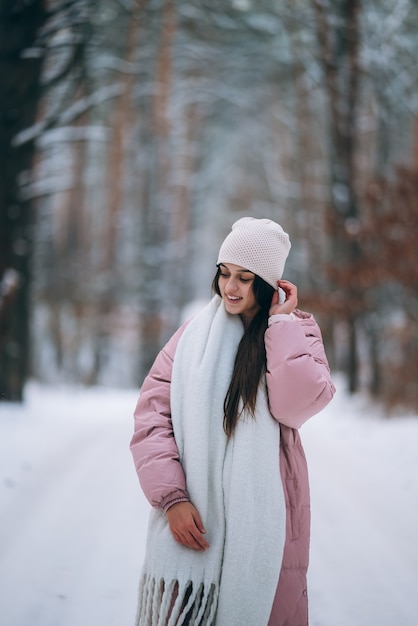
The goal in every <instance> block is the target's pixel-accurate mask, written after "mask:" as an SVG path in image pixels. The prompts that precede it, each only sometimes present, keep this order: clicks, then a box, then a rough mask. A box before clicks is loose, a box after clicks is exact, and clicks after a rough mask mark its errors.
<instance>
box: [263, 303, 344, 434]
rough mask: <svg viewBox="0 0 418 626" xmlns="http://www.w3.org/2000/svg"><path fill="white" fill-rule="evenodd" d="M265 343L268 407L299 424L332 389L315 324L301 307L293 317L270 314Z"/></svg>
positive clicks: (320, 406)
mask: <svg viewBox="0 0 418 626" xmlns="http://www.w3.org/2000/svg"><path fill="white" fill-rule="evenodd" d="M265 345H266V354H267V373H266V381H267V391H268V398H269V405H270V411H271V413H272V415H273V416H274V417H275V418H276V419H277V420H278V421H279V422H280V423H282V424H285V425H286V426H289V427H290V428H300V427H301V426H302V424H304V422H306V421H307V420H308V419H309V418H310V417H312V416H313V415H315V414H316V413H318V412H319V411H321V410H322V409H323V408H324V407H325V406H326V405H327V404H328V403H329V402H330V400H331V399H332V397H333V395H334V393H335V387H334V385H333V383H332V380H331V375H330V370H329V366H328V361H327V357H326V355H325V350H324V345H323V342H322V335H321V331H320V329H319V326H318V324H317V323H316V321H315V319H314V317H313V316H312V315H311V314H308V313H304V312H302V311H295V312H294V318H293V319H292V318H291V317H290V316H288V318H287V319H286V320H285V319H284V318H283V316H273V317H272V318H270V325H269V327H268V329H267V330H266V333H265Z"/></svg>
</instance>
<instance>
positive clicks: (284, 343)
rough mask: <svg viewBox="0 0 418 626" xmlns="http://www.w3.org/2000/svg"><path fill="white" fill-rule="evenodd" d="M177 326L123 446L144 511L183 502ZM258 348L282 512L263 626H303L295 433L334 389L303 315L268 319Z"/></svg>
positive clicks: (303, 559)
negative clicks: (174, 413) (174, 377)
mask: <svg viewBox="0 0 418 626" xmlns="http://www.w3.org/2000/svg"><path fill="white" fill-rule="evenodd" d="M292 318H293V319H292ZM184 328H185V325H183V326H182V327H180V328H179V330H178V331H177V332H176V333H175V334H174V335H173V337H172V338H171V339H170V341H169V342H168V343H167V344H166V346H165V347H164V348H163V350H162V351H161V352H160V353H159V355H158V356H157V358H156V360H155V362H154V365H153V366H152V368H151V370H150V372H149V374H148V376H147V377H146V379H145V381H144V384H143V386H142V389H141V394H140V397H139V400H138V403H137V407H136V410H135V432H134V435H133V437H132V441H131V451H132V454H133V458H134V462H135V467H136V470H137V473H138V476H139V480H140V483H141V486H142V489H143V491H144V494H145V496H146V497H147V499H148V500H149V502H150V503H151V505H152V506H154V507H160V508H162V509H164V510H167V509H168V508H169V507H170V506H171V505H172V504H174V503H176V502H180V501H187V500H188V494H187V487H186V477H185V475H184V472H183V469H182V466H181V464H180V461H179V454H178V450H177V446H176V442H175V439H174V436H173V429H172V425H171V414H170V381H171V371H172V364H173V359H174V356H175V352H176V347H177V344H178V341H179V339H180V336H181V334H182V332H183V330H184ZM265 345H266V353H267V373H266V380H267V389H268V397H269V405H270V411H271V413H272V415H273V417H274V418H275V419H276V420H278V422H279V423H280V427H281V444H280V445H281V453H280V471H281V477H282V482H283V488H284V493H285V500H286V508H287V522H286V542H285V548H284V554H283V560H282V567H281V573H280V578H279V581H278V585H277V590H276V596H275V600H274V603H273V607H272V612H271V616H270V620H269V624H268V626H307V624H308V598H307V588H306V587H307V584H306V574H307V568H308V560H309V536H310V502H309V482H308V472H307V465H306V460H305V455H304V451H303V448H302V444H301V440H300V437H299V433H298V430H297V429H298V428H300V426H302V424H303V423H304V422H305V421H306V420H307V419H309V418H310V417H312V416H313V415H315V414H316V413H318V412H319V411H320V410H321V409H323V408H324V407H325V406H326V405H327V404H328V402H329V401H330V400H331V398H332V396H333V394H334V391H335V389H334V386H333V384H332V381H331V377H330V371H329V367H328V362H327V358H326V355H325V351H324V346H323V343H322V337H321V332H320V329H319V327H318V325H317V323H316V322H315V320H314V318H313V316H312V315H311V314H309V313H304V312H302V311H299V310H297V311H295V312H294V313H293V315H292V317H291V316H284V315H276V316H273V317H271V318H270V320H269V327H268V329H267V330H266V333H265ZM257 626H258V625H257Z"/></svg>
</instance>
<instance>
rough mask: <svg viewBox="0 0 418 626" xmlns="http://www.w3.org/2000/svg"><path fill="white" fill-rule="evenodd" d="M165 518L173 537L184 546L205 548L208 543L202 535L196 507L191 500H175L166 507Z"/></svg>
mask: <svg viewBox="0 0 418 626" xmlns="http://www.w3.org/2000/svg"><path fill="white" fill-rule="evenodd" d="M166 515H167V520H168V525H169V527H170V530H171V532H172V534H173V537H174V539H175V540H176V541H177V542H178V543H181V544H182V545H183V546H186V548H192V549H193V550H199V551H203V550H207V549H208V548H209V544H208V542H207V541H206V539H205V538H204V537H203V535H204V533H206V530H205V527H204V526H203V524H202V520H201V519H200V515H199V513H198V511H197V509H196V508H195V507H194V506H193V504H192V503H191V502H177V503H176V504H173V505H172V506H170V508H169V509H168V511H167V513H166Z"/></svg>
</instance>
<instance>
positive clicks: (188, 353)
mask: <svg viewBox="0 0 418 626" xmlns="http://www.w3.org/2000/svg"><path fill="white" fill-rule="evenodd" d="M289 249H290V241H289V237H288V235H287V234H286V233H285V232H284V231H283V229H282V228H281V226H279V225H278V224H276V223H275V222H273V221H271V220H269V219H254V218H250V217H246V218H243V219H240V220H238V221H237V222H236V223H235V224H234V225H233V227H232V231H231V233H230V234H229V235H228V236H227V238H226V239H225V241H224V242H223V244H222V246H221V248H220V251H219V256H218V261H217V272H216V276H215V278H214V281H213V288H214V291H215V293H216V295H215V296H214V298H213V299H212V300H211V302H210V303H209V304H208V305H207V306H206V307H205V308H204V309H203V310H202V311H201V312H200V313H199V314H198V315H197V316H196V317H194V318H193V319H192V320H191V321H190V322H189V323H186V324H184V325H183V326H182V327H180V328H179V330H178V331H177V332H176V333H175V334H174V336H173V337H172V338H171V340H170V341H169V342H168V343H167V345H166V346H165V347H164V348H163V350H162V351H161V352H160V353H159V355H158V356H157V358H156V360H155V362H154V365H153V366H152V368H151V371H150V372H149V374H148V376H147V377H146V379H145V381H144V384H143V386H142V390H141V394H140V397H139V400H138V404H137V407H136V410H135V432H134V435H133V438H132V441H131V450H132V454H133V457H134V462H135V466H136V470H137V472H138V476H139V480H140V483H141V486H142V489H143V491H144V493H145V495H146V497H147V498H148V500H149V502H150V503H151V505H152V506H153V510H152V511H151V517H150V521H149V529H148V537H147V551H146V557H145V563H144V566H143V573H142V578H141V583H140V592H139V605H138V615H137V622H136V623H137V625H139V626H157V624H158V625H160V624H161V625H163V626H166V625H168V626H172V625H173V626H174V625H176V626H177V625H180V624H189V625H193V626H210V625H215V624H216V626H235V625H236V626H306V625H307V624H308V599H307V589H306V572H307V567H308V552H309V526H310V509H309V485H308V474H307V467H306V461H305V456H304V452H303V448H302V444H301V441H300V437H299V433H298V429H299V428H300V426H302V424H303V423H304V422H305V421H306V420H307V419H309V418H310V417H312V416H313V415H314V414H315V413H318V411H320V410H321V409H322V408H323V407H324V406H325V405H326V404H328V402H329V401H330V400H331V398H332V396H333V393H334V386H333V384H332V382H331V378H330V372H329V367H328V363H327V359H326V356H325V352H324V347H323V343H322V338H321V333H320V330H319V328H318V326H317V324H316V322H315V320H314V318H313V317H312V315H310V314H308V313H303V312H302V311H299V310H298V309H297V308H296V307H297V288H296V286H295V285H293V284H292V283H290V282H289V281H286V280H282V278H281V277H282V273H283V268H284V264H285V261H286V258H287V256H288V253H289ZM278 288H280V289H281V290H282V291H283V292H284V294H285V296H284V301H283V302H281V301H280V300H283V298H281V299H280V298H279V290H278Z"/></svg>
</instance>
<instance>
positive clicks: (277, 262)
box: [217, 217, 291, 289]
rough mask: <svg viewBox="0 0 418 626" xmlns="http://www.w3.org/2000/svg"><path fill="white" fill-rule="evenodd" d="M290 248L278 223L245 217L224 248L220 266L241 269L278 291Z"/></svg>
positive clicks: (220, 253)
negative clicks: (229, 264)
mask: <svg viewBox="0 0 418 626" xmlns="http://www.w3.org/2000/svg"><path fill="white" fill-rule="evenodd" d="M290 247H291V244H290V239H289V235H288V234H287V233H285V231H284V230H283V228H282V227H281V226H280V225H279V224H277V223H276V222H273V221H272V220H269V219H266V218H262V219H256V218H254V217H243V218H241V219H240V220H238V221H237V222H235V224H233V226H232V231H231V232H230V233H229V235H228V236H227V238H226V239H225V241H224V242H223V244H222V245H221V248H220V250H219V255H218V261H217V264H218V265H219V263H232V264H234V265H240V266H241V267H244V268H245V269H247V270H250V271H251V272H254V274H257V275H258V276H260V277H261V278H262V279H263V280H265V281H266V283H268V284H269V285H271V286H272V287H273V288H274V289H277V281H278V280H279V279H280V278H281V277H282V275H283V269H284V265H285V262H286V259H287V256H288V254H289V250H290Z"/></svg>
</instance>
